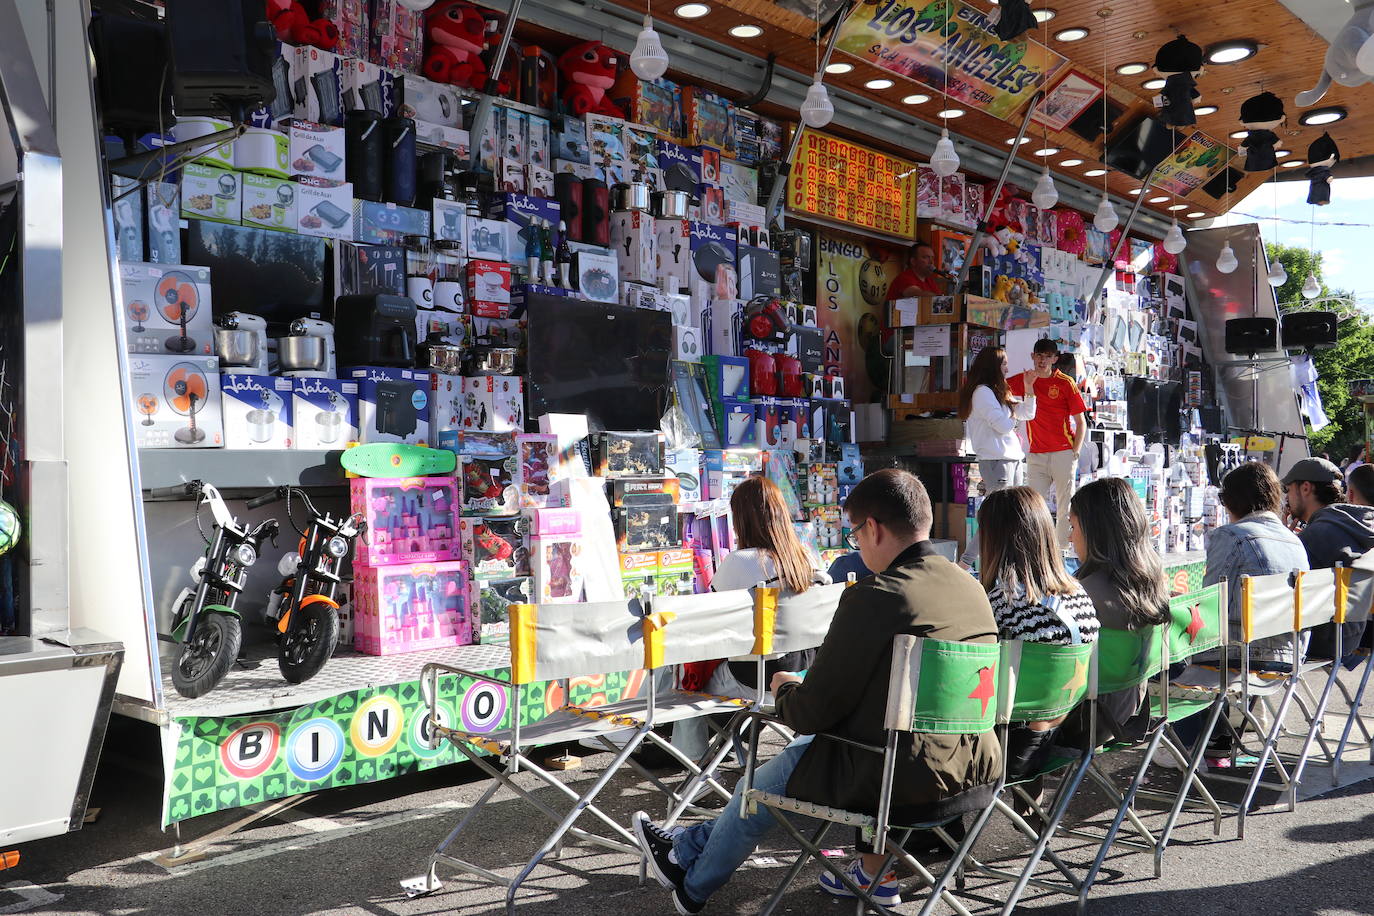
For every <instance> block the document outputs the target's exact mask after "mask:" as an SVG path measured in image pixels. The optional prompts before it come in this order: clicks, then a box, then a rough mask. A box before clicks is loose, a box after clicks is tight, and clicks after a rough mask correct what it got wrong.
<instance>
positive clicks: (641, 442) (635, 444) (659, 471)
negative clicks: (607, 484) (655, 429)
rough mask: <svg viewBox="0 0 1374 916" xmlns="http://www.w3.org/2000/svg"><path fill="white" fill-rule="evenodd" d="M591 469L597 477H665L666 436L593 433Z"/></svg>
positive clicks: (643, 433)
mask: <svg viewBox="0 0 1374 916" xmlns="http://www.w3.org/2000/svg"><path fill="white" fill-rule="evenodd" d="M590 441H591V449H592V468H593V471H594V474H595V476H597V477H662V476H663V434H662V433H651V432H601V433H592V435H591V437H590Z"/></svg>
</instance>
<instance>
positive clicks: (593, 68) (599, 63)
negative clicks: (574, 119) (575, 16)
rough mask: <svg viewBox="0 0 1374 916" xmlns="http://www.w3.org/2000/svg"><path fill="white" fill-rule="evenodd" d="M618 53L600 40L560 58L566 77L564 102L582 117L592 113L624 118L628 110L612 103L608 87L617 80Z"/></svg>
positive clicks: (583, 44) (586, 42)
mask: <svg viewBox="0 0 1374 916" xmlns="http://www.w3.org/2000/svg"><path fill="white" fill-rule="evenodd" d="M618 69H619V68H617V67H616V52H615V51H613V50H611V49H610V48H608V47H606V46H605V45H603V44H602V43H601V42H599V41H584V42H582V43H581V44H578V45H573V46H572V47H571V48H569V49H568V50H566V51H564V52H563V55H562V56H561V57H559V58H558V72H559V73H561V74H562V76H563V101H564V102H566V103H567V105H568V110H569V111H571V112H572V113H573V114H575V115H577V116H578V117H579V118H580V117H582V116H583V115H585V114H587V113H588V112H590V113H592V114H600V115H607V116H608V117H612V118H623V117H625V112H623V111H621V110H620V109H619V108H618V107H616V106H615V105H613V104H612V103H611V100H610V99H608V98H607V97H606V90H608V89H610V88H611V85H612V84H614V83H615V77H616V71H617V70H618Z"/></svg>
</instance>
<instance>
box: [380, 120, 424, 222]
mask: <svg viewBox="0 0 1374 916" xmlns="http://www.w3.org/2000/svg"><path fill="white" fill-rule="evenodd" d="M382 144H383V148H382V162H383V164H384V166H385V174H386V182H385V185H384V186H383V188H382V194H383V197H385V199H386V200H388V201H390V202H391V203H393V204H396V205H397V206H398V207H409V206H413V205H414V204H415V190H416V189H415V122H414V121H413V120H411V119H410V118H400V117H397V118H387V119H385V120H384V121H382Z"/></svg>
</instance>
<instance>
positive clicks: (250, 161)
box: [234, 127, 291, 178]
mask: <svg viewBox="0 0 1374 916" xmlns="http://www.w3.org/2000/svg"><path fill="white" fill-rule="evenodd" d="M290 162H291V160H290V159H289V158H288V145H287V140H286V136H285V135H284V134H283V133H282V132H281V131H278V130H269V129H267V128H264V127H250V128H248V129H247V130H246V131H244V134H243V136H241V137H239V138H238V139H237V140H235V141H234V168H236V169H238V170H239V171H240V172H256V173H258V174H260V175H269V176H272V177H274V178H286V177H287V176H288V175H290V174H291V172H290V168H289V166H290Z"/></svg>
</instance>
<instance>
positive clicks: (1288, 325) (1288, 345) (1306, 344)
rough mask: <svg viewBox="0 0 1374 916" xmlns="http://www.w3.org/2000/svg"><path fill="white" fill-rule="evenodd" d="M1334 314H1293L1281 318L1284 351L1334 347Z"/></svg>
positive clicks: (1336, 321)
mask: <svg viewBox="0 0 1374 916" xmlns="http://www.w3.org/2000/svg"><path fill="white" fill-rule="evenodd" d="M1338 323H1339V321H1338V319H1337V318H1336V313H1335V312H1294V313H1293V314H1292V315H1285V316H1283V327H1282V328H1281V329H1280V330H1281V332H1282V334H1283V348H1284V349H1285V350H1321V349H1325V348H1326V347H1334V346H1335V345H1336V326H1337V324H1338Z"/></svg>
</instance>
